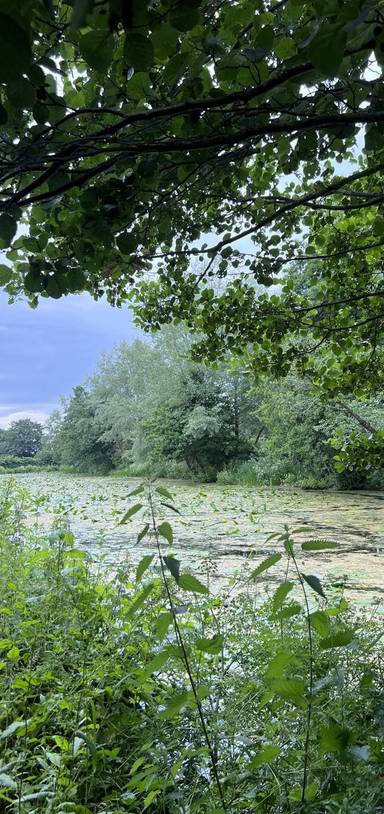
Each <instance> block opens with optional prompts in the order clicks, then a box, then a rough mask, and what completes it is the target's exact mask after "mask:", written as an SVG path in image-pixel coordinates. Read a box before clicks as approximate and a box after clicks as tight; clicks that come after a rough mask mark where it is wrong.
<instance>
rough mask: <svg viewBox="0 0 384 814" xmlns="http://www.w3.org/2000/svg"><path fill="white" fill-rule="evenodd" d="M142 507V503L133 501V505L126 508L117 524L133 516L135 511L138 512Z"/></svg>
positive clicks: (121, 523) (119, 524)
mask: <svg viewBox="0 0 384 814" xmlns="http://www.w3.org/2000/svg"><path fill="white" fill-rule="evenodd" d="M142 508H143V504H142V503H135V504H134V506H131V508H130V509H128V511H127V512H125V514H124V516H123V517H122V518H121V520H119V522H118V524H117V525H118V526H122V525H123V524H124V523H126V522H127V520H129V519H130V518H131V517H133V515H134V514H136V513H137V512H139V511H140V509H142Z"/></svg>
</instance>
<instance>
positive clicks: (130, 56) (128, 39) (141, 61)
mask: <svg viewBox="0 0 384 814" xmlns="http://www.w3.org/2000/svg"><path fill="white" fill-rule="evenodd" d="M124 58H125V60H126V62H127V64H128V65H130V66H132V68H134V69H135V71H146V70H147V68H151V67H152V65H153V62H154V51H153V45H152V42H151V40H150V39H149V37H145V36H144V35H143V34H138V33H136V32H135V31H128V32H127V34H126V36H125V44H124Z"/></svg>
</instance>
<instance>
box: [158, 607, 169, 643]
mask: <svg viewBox="0 0 384 814" xmlns="http://www.w3.org/2000/svg"><path fill="white" fill-rule="evenodd" d="M172 622H173V616H172V613H170V612H169V611H165V612H164V613H160V614H159V616H158V619H157V622H156V629H157V632H158V634H159V638H160V640H162V639H163V638H164V636H165V635H166V633H167V632H168V628H169V626H170V625H171V624H172Z"/></svg>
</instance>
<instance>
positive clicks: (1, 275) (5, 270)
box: [0, 263, 12, 285]
mask: <svg viewBox="0 0 384 814" xmlns="http://www.w3.org/2000/svg"><path fill="white" fill-rule="evenodd" d="M11 279H12V269H11V267H10V266H6V265H5V263H0V285H6V284H7V283H9V281H10V280H11Z"/></svg>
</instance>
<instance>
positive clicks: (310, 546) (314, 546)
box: [301, 540, 340, 551]
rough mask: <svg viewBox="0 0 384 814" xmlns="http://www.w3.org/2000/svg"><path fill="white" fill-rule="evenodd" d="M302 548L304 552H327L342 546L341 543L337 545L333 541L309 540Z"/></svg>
mask: <svg viewBox="0 0 384 814" xmlns="http://www.w3.org/2000/svg"><path fill="white" fill-rule="evenodd" d="M301 548H302V549H303V551H325V550H326V549H331V548H340V546H339V543H335V542H333V541H332V540H312V541H311V540H309V541H308V542H306V543H302V544H301Z"/></svg>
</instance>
